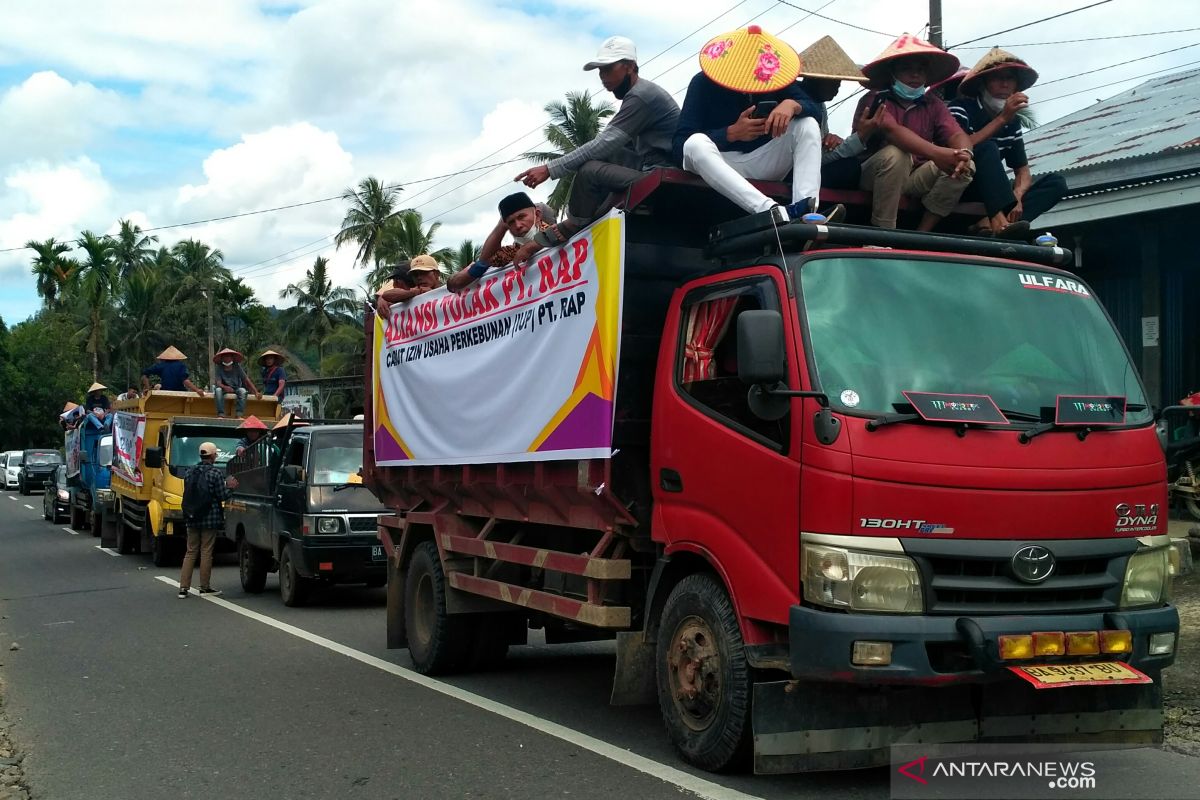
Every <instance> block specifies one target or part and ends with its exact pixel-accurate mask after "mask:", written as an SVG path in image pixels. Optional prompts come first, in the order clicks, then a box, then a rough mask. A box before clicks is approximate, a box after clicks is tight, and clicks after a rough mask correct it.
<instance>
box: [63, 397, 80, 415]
mask: <svg viewBox="0 0 1200 800" xmlns="http://www.w3.org/2000/svg"><path fill="white" fill-rule="evenodd" d="M73 408H79V403H72V402H71V401H70V400H68V401H67V404H66V405H65V406H63V413H64V414H65V413H67V412H68V411H70V410H71V409H73Z"/></svg>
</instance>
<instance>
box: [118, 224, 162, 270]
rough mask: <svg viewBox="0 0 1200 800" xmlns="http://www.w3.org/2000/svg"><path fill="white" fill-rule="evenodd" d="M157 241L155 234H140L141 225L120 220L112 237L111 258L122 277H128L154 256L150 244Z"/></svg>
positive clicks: (144, 265)
mask: <svg viewBox="0 0 1200 800" xmlns="http://www.w3.org/2000/svg"><path fill="white" fill-rule="evenodd" d="M157 241H158V237H157V236H144V235H142V229H141V227H139V226H138V225H135V224H134V223H132V222H130V221H129V220H127V219H123V220H121V221H120V228H119V229H118V230H117V235H116V236H114V237H113V260H114V261H115V262H117V268H118V269H119V270H120V273H121V278H122V279H125V278H128V277H129V276H130V275H132V274H133V273H134V272H135V271H139V270H141V269H143V268H145V267H146V265H147V264H149V263H150V261H151V260H152V259H153V258H154V248H153V247H152V246H151V245H152V244H153V243H154V242H157Z"/></svg>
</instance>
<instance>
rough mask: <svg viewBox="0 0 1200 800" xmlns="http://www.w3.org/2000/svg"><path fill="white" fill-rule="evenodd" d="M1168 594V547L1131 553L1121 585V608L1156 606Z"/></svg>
mask: <svg viewBox="0 0 1200 800" xmlns="http://www.w3.org/2000/svg"><path fill="white" fill-rule="evenodd" d="M1166 594H1167V548H1165V547H1155V548H1147V549H1145V550H1139V551H1138V552H1136V553H1134V554H1133V555H1131V556H1130V557H1129V565H1128V566H1126V567H1125V583H1124V585H1123V586H1122V587H1121V608H1138V607H1140V606H1156V605H1158V604H1160V603H1162V602H1163V600H1164V599H1165V597H1166Z"/></svg>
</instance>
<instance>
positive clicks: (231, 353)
mask: <svg viewBox="0 0 1200 800" xmlns="http://www.w3.org/2000/svg"><path fill="white" fill-rule="evenodd" d="M226 357H229V358H232V359H233V360H234V362H235V363H238V364H240V363H242V362H243V361H245V360H246V357H245V356H244V355H242V354H241V353H239V352H238V351H237V350H234V349H233V348H231V347H223V348H221V349H220V350H218V351H217V354H216V355H215V356H213V363H214V364H220V363H221V360H222V359H223V358H226Z"/></svg>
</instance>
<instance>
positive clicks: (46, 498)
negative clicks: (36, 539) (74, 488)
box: [42, 464, 71, 522]
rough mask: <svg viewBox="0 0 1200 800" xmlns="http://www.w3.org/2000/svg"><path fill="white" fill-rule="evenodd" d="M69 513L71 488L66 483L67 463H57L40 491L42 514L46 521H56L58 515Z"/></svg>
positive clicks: (67, 514) (62, 515)
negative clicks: (44, 486) (43, 489)
mask: <svg viewBox="0 0 1200 800" xmlns="http://www.w3.org/2000/svg"><path fill="white" fill-rule="evenodd" d="M70 513H71V488H70V487H69V486H68V485H67V465H66V464H59V465H58V466H57V467H55V469H54V472H53V473H51V475H50V479H49V480H47V481H46V488H45V491H43V492H42V516H43V517H45V518H46V520H47V521H48V522H58V519H59V517H66V516H69V515H70Z"/></svg>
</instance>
